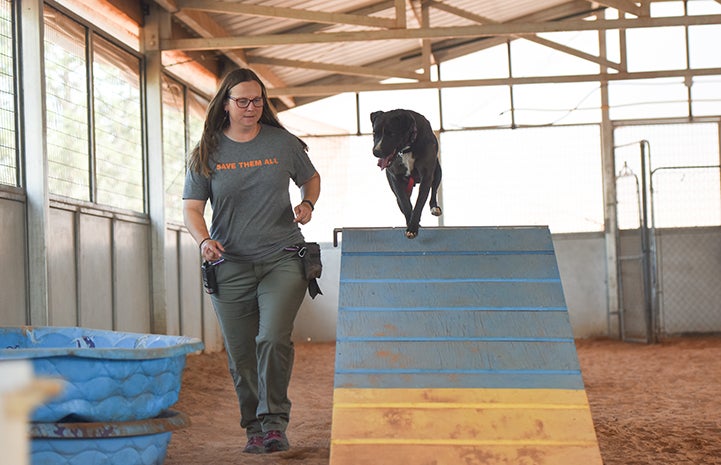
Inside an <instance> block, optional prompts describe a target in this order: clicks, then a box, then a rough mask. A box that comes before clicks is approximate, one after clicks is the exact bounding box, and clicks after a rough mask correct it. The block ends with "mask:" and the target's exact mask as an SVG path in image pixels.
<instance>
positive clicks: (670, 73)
mask: <svg viewBox="0 0 721 465" xmlns="http://www.w3.org/2000/svg"><path fill="white" fill-rule="evenodd" d="M718 74H721V68H702V69H694V70H686V69H679V70H667V71H637V72H631V73H628V72H623V73H600V74H578V75H562V76H530V77H515V78H514V77H501V78H491V79H461V80H451V81H430V82H429V81H422V82H401V83H392V84H380V83H353V84H347V85H343V84H338V85H322V86H301V87H288V88H285V89H282V88H275V89H272V90H269V91H268V92H269V94H270V95H273V96H279V95H283V94H287V95H293V96H296V97H300V96H316V97H318V96H329V95H336V94H342V93H346V92H372V91H379V90H383V91H385V90H412V89H450V88H457V87H481V86H504V85H505V86H507V85H521V84H558V83H571V82H596V81H598V82H608V81H625V80H638V79H654V78H659V77H682V78H684V79H686V80H688V79H691V78H693V77H695V76H715V75H718Z"/></svg>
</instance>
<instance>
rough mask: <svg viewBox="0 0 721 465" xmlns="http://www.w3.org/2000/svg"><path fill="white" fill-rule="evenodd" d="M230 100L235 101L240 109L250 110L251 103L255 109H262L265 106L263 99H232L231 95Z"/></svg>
mask: <svg viewBox="0 0 721 465" xmlns="http://www.w3.org/2000/svg"><path fill="white" fill-rule="evenodd" d="M228 98H229V99H230V100H232V101H234V102H235V104H236V105H238V108H248V106H249V105H250V103H251V102H252V103H253V106H254V107H255V108H260V107H262V106H263V97H256V98H254V99H249V98H235V97H231V96H230V95H229V96H228Z"/></svg>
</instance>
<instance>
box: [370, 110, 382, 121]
mask: <svg viewBox="0 0 721 465" xmlns="http://www.w3.org/2000/svg"><path fill="white" fill-rule="evenodd" d="M382 114H383V112H382V111H374V112H373V113H371V123H375V121H376V118H378V117H379V116H380V115H382Z"/></svg>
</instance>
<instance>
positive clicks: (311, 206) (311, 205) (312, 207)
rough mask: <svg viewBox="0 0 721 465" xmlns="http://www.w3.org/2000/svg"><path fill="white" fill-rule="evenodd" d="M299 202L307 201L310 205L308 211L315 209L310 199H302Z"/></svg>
mask: <svg viewBox="0 0 721 465" xmlns="http://www.w3.org/2000/svg"><path fill="white" fill-rule="evenodd" d="M301 203H307V204H308V205H310V211H313V210H315V205H313V202H311V201H310V200H308V199H303V201H302V202H301Z"/></svg>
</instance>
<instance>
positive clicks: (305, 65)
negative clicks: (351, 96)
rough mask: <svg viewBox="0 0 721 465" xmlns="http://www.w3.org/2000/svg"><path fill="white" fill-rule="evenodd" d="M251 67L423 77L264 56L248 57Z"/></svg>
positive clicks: (371, 75)
mask: <svg viewBox="0 0 721 465" xmlns="http://www.w3.org/2000/svg"><path fill="white" fill-rule="evenodd" d="M248 61H249V62H250V64H251V65H253V66H255V65H258V64H262V65H271V66H285V67H288V68H302V69H314V70H317V71H328V72H330V73H338V74H347V75H351V76H370V77H377V78H380V79H388V78H393V77H395V78H404V79H415V80H419V79H422V78H423V75H421V74H418V73H414V72H412V71H407V70H406V69H403V70H400V69H393V68H376V67H372V66H346V65H336V64H331V63H318V62H315V61H301V60H287V59H283V58H271V57H264V56H253V55H250V56H248Z"/></svg>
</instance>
